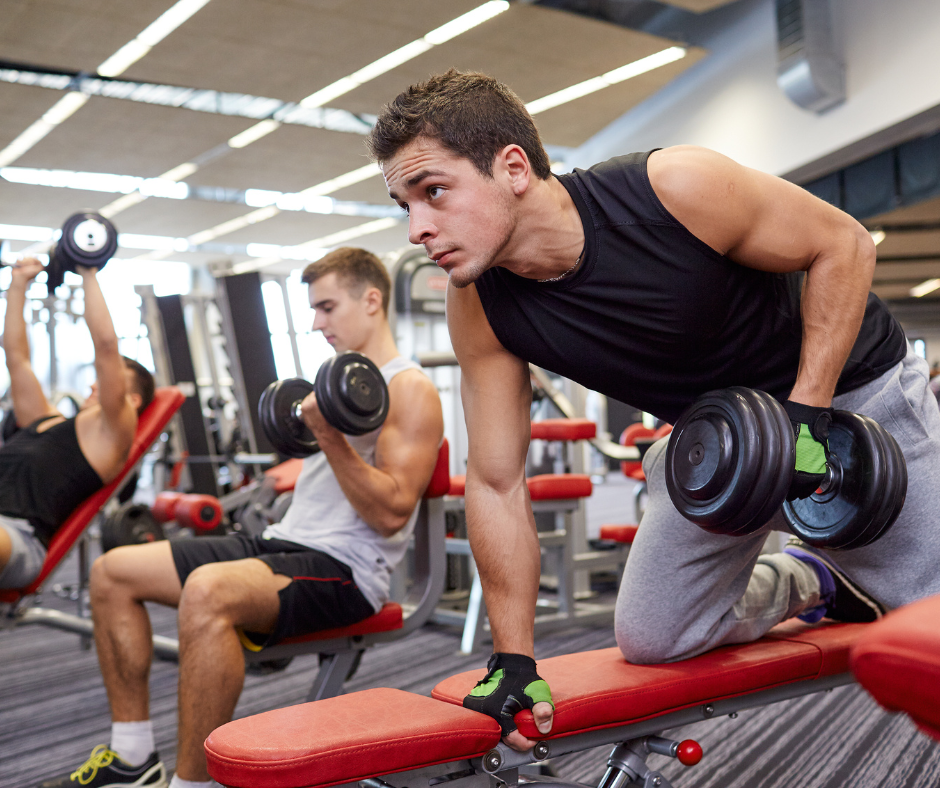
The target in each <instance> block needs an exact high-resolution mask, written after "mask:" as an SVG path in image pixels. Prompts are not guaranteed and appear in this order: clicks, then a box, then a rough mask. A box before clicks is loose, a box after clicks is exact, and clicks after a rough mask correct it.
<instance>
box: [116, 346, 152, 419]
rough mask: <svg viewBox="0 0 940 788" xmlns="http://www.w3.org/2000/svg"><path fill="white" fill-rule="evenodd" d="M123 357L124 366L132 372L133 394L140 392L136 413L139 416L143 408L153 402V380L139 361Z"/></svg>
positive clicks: (148, 371)
mask: <svg viewBox="0 0 940 788" xmlns="http://www.w3.org/2000/svg"><path fill="white" fill-rule="evenodd" d="M121 358H123V359H124V366H126V367H127V368H128V369H129V370H130V371H131V372H133V373H134V385H135V390H134V394H140V400H141V402H140V407H138V408H137V415H138V416H140V414H141V413H143V412H144V409H145V408H146V407H147V406H148V405H149V404H150V403H151V402H153V392H154V390H155V388H156V384H155V383H154V381H153V375H151V374H150V370H149V369H147V368H146V367H145V366H144V365H143V364H141V363H140V362H139V361H134V359H132V358H128V357H127V356H121Z"/></svg>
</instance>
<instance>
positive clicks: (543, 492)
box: [450, 473, 594, 501]
mask: <svg viewBox="0 0 940 788" xmlns="http://www.w3.org/2000/svg"><path fill="white" fill-rule="evenodd" d="M525 481H526V485H527V486H528V488H529V497H530V498H531V499H532V500H533V501H564V500H567V499H569V498H587V497H588V496H590V494H591V493H592V492H594V486H593V484H592V483H591V477H590V476H588V475H587V474H585V473H542V474H539V475H538V476H530V477H529V478H528V479H526V480H525ZM466 493H467V477H466V476H464V475H463V474H460V475H459V476H451V477H450V494H451V495H466Z"/></svg>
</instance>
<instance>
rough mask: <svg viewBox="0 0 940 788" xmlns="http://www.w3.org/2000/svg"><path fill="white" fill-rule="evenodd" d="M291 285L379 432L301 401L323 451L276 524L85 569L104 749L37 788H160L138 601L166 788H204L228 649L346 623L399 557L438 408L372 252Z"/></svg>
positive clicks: (225, 699) (309, 461)
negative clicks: (166, 629) (166, 705)
mask: <svg viewBox="0 0 940 788" xmlns="http://www.w3.org/2000/svg"><path fill="white" fill-rule="evenodd" d="M302 279H303V281H304V282H305V283H307V284H308V285H309V291H310V304H311V306H313V308H314V309H315V310H316V316H315V319H314V323H313V327H314V329H315V330H319V331H321V332H322V333H323V336H324V337H326V340H327V341H328V342H329V343H330V344H331V345H332V346H333V347H334V348H335V349H336V350H337V352H343V351H345V350H356V351H359V352H360V353H363V354H364V355H366V356H368V357H369V358H370V359H371V360H372V361H374V362H375V363H376V365H378V366H379V367H380V369H381V372H382V375H383V376H384V378H385V380H386V382H387V383H388V388H389V410H388V416H387V417H386V419H385V422H384V424H383V426H382V427H381V428H379V429H377V430H374V431H372V432H369V433H366V434H365V435H362V436H359V437H352V436H346V435H343V434H342V433H340V432H339V431H337V430H336V429H335V428H334V427H331V426H330V425H329V424H327V422H326V420H325V419H324V418H323V416H322V414H321V413H320V410H319V408H318V406H317V400H316V396H315V395H314V394H310V395H309V396H308V397H306V398H305V399H304V401H303V405H302V411H303V419H304V422H305V423H306V424H307V426H308V427H309V428H310V429H311V431H312V432H313V434H314V436H315V437H316V439H317V442H318V443H319V446H320V448H321V449H322V451H321V452H320V453H318V454H314V455H312V456H310V457H307V458H306V459H304V464H303V470H302V471H301V473H300V476H299V477H298V478H297V484H296V486H295V489H294V497H293V500H292V502H291V506H290V508H289V509H288V510H287V513H286V514H285V515H284V519H283V521H282V522H280V523H277V524H275V525H272V526H270V527H269V528H268V529H267V530H265V532H264V533H263V534H262V536H260V537H247V536H243V535H241V534H237V535H233V536H221V537H205V538H199V539H176V540H172V541H170V542H153V543H151V544H146V545H134V546H131V547H119V548H116V549H114V550H111V551H109V552H108V553H106V554H105V555H103V556H101V557H100V558H99V559H98V560H97V561H95V563H94V565H93V567H92V573H91V602H92V614H93V616H94V622H95V643H96V645H97V648H98V662H99V664H100V666H101V673H102V676H103V677H104V683H105V687H106V689H107V692H108V701H109V702H110V704H111V718H112V721H113V726H112V733H111V743H110V747H107V748H106V747H104V746H103V745H102V746H99V747H96V748H95V751H94V752H93V753H92V756H91V758H89V760H88V761H87V762H86V763H85V764H84V765H83V766H80V767H79V768H78V769H77V770H76V771H75V772H73V773H72V774H71V775H67V776H65V777H63V778H62V779H60V780H55V781H51V782H48V783H44V786H47V787H48V786H75V787H76V788H77V787H78V786H83V788H95V787H96V786H100V785H125V784H126V785H134V786H148V788H153V787H157V786H165V785H166V784H167V783H166V772H165V769H164V767H163V764H162V763H161V762H160V760H159V757H158V755H157V753H156V751H155V746H154V737H153V729H152V727H151V723H150V721H149V709H148V699H149V698H148V677H149V672H150V661H151V656H152V646H151V631H150V619H149V617H148V615H147V611H146V609H145V608H144V605H143V603H144V602H145V601H151V602H159V603H162V604H165V605H171V606H174V607H178V608H179V642H180V661H179V672H180V678H179V733H178V741H179V746H178V749H177V753H176V774H175V775H174V776H173V780H172V783H171V785H172V786H173V788H190V786H194V785H209V784H211V780H210V779H209V774H208V772H207V771H206V760H205V754H204V750H203V742H204V741H205V739H206V737H207V736H208V735H209V734H210V733H211V732H212V731H213V730H214V729H215V728H217V727H218V726H220V725H222V724H223V723H225V722H228V721H229V720H230V719H231V716H232V712H233V711H234V709H235V704H236V703H237V702H238V697H239V695H240V694H241V689H242V685H243V683H244V675H245V661H244V656H243V653H242V643H243V642H244V640H243V639H248V643H250V644H256V645H262V644H266V643H275V642H277V641H279V640H282V639H284V638H286V637H291V636H296V635H304V634H307V633H310V632H315V631H317V630H320V629H331V628H333V627H341V626H347V625H349V624H352V623H355V622H356V621H360V620H362V619H364V618H367V617H368V616H371V615H372V614H373V613H375V612H377V611H378V610H379V609H380V608H381V607H382V605H383V604H385V602H387V601H388V593H389V578H390V576H391V572H392V569H393V568H394V567H395V565H396V564H397V563H398V562H399V561H400V560H401V559H402V558H403V557H404V554H405V549H406V548H407V546H408V539H409V536H410V534H411V530H412V528H413V526H414V522H415V517H416V515H417V506H418V503H419V499H420V497H421V494H422V493H423V492H424V489H425V487H426V486H427V484H428V482H429V481H430V479H431V474H432V472H433V470H434V466H435V463H436V462H437V454H438V448H439V447H440V445H441V441H442V439H443V435H444V420H443V414H442V411H441V403H440V399H439V398H438V395H437V390H436V389H435V387H434V384H433V383H432V382H431V380H430V379H429V378H428V377H427V376H426V375H425V374H424V373H423V372H422V371H421V369H420V367H419V366H418V365H417V364H415V363H414V362H413V361H410V360H407V359H405V358H403V357H402V356H400V355H399V354H398V348H397V347H396V346H395V340H394V337H393V335H392V331H391V327H390V326H389V323H388V316H387V315H388V304H389V296H390V291H391V281H390V279H389V276H388V272H387V271H386V270H385V268H384V266H383V265H382V263H381V261H380V260H379V259H378V258H377V257H376V256H375V255H373V254H371V253H369V252H366V251H365V250H362V249H353V248H346V249H337V250H336V251H334V252H331V253H330V254H328V255H326V256H325V257H323V258H321V259H320V260H318V261H317V262H315V263H311V264H310V265H309V266H307V268H306V269H305V270H304V272H303V276H302ZM258 341H259V342H267V341H268V338H267V337H266V336H265V337H259V338H258ZM247 633H250V634H247ZM249 647H251V645H249Z"/></svg>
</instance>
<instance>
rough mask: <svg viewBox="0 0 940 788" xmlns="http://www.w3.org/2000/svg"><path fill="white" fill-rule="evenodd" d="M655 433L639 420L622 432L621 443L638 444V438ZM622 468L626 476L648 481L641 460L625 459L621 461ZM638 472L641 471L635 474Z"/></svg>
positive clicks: (651, 435) (627, 444)
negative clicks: (637, 474)
mask: <svg viewBox="0 0 940 788" xmlns="http://www.w3.org/2000/svg"><path fill="white" fill-rule="evenodd" d="M653 434H654V433H653V430H651V429H650V428H649V427H644V426H643V425H642V424H641V423H640V422H637V423H636V424H631V425H629V426H628V427H627V428H626V429H625V430H624V431H623V432H621V433H620V445H621V446H636V439H637V438H652V437H653ZM620 470H621V471H623V475H624V476H629V477H630V478H631V479H637V480H638V481H646V477H645V476H644V475H643V468H642V463H641V462H640V460H624V461H623V462H621V463H620ZM637 472H639V474H640V475H639V476H636V475H635V474H636V473H637Z"/></svg>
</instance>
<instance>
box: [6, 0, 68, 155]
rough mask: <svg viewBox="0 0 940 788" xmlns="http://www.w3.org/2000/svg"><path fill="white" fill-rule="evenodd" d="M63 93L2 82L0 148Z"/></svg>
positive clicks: (27, 126)
mask: <svg viewBox="0 0 940 788" xmlns="http://www.w3.org/2000/svg"><path fill="white" fill-rule="evenodd" d="M0 16H2V14H0ZM62 95H63V94H62V93H60V92H59V91H57V90H46V89H45V88H34V87H31V86H29V85H9V84H6V83H0V107H2V108H3V110H2V112H0V149H2V148H5V147H6V146H7V145H9V144H10V143H11V142H13V140H15V139H16V138H17V137H19V136H20V134H22V133H23V132H24V131H25V130H26V129H28V128H29V127H30V126H32V125H33V123H35V122H36V121H37V120H39V119H40V118H41V117H42V116H43V115H44V114H45V113H46V110H48V109H49V108H50V107H51V106H52V105H53V104H55V103H56V102H57V101H58V100H59V99H60V98H62Z"/></svg>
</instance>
